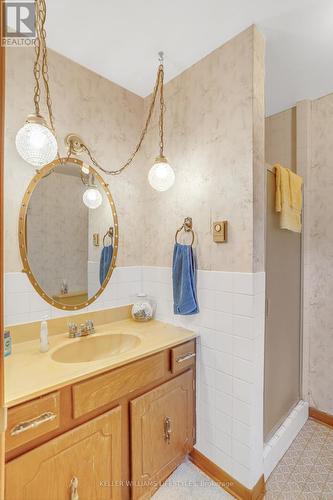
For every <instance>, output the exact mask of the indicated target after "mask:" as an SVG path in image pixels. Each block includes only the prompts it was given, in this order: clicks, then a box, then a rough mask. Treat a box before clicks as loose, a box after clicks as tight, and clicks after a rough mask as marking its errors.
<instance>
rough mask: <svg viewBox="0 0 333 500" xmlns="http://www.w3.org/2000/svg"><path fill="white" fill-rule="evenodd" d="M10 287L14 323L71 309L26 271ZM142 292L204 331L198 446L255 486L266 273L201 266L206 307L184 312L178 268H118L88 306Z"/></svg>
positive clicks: (9, 319) (167, 316)
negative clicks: (175, 282) (176, 299)
mask: <svg viewBox="0 0 333 500" xmlns="http://www.w3.org/2000/svg"><path fill="white" fill-rule="evenodd" d="M5 287H6V301H5V307H6V308H5V314H6V317H5V321H6V324H14V323H23V322H30V321H36V320H39V319H41V317H42V316H43V315H45V314H47V315H48V316H49V317H50V318H53V317H58V316H59V315H64V314H65V315H66V314H68V313H66V312H63V311H61V310H58V309H55V308H53V307H51V306H50V305H49V304H47V303H46V302H45V301H43V300H42V299H41V298H40V297H39V296H38V294H37V293H36V292H35V290H34V289H33V287H32V286H31V284H30V282H29V280H28V279H27V276H26V275H25V274H24V273H7V274H6V281H5ZM139 291H144V292H147V293H148V294H149V295H151V296H152V297H153V298H154V299H156V302H157V311H156V317H157V319H160V320H162V321H163V320H164V321H168V322H172V323H175V324H178V325H182V326H184V327H188V328H190V329H193V330H195V331H197V332H198V333H199V334H200V338H199V341H198V363H197V366H198V378H197V381H198V386H197V395H198V397H197V416H198V419H197V444H196V448H197V449H198V450H199V451H200V452H201V453H203V454H204V455H206V457H207V458H209V459H210V460H212V461H213V462H215V463H216V464H217V465H218V466H219V467H221V468H222V469H224V470H225V471H226V472H227V473H229V474H230V475H231V476H233V477H234V478H235V479H237V480H238V481H239V482H241V483H242V484H243V485H244V486H246V487H248V488H252V487H253V486H254V485H255V483H256V482H257V480H258V479H259V477H260V476H261V475H262V474H263V470H264V469H263V436H262V427H263V424H262V419H263V365H264V303H265V300H264V293H265V275H264V273H256V274H252V273H228V272H215V271H199V272H198V299H199V307H200V313H199V314H197V315H194V316H187V317H184V316H175V315H174V314H173V307H172V305H173V302H172V281H171V269H170V268H162V267H139V266H138V267H122V268H121V267H118V268H116V269H115V271H114V275H113V276H112V278H111V281H110V283H109V285H108V287H107V288H106V290H105V292H104V293H103V294H102V295H101V297H100V298H99V299H97V301H96V302H95V303H94V304H92V305H91V306H89V308H87V310H97V309H104V308H109V307H114V306H119V305H124V304H128V303H131V302H132V301H133V298H134V296H135V294H136V293H138V292H139ZM85 311H86V310H85ZM71 314H72V313H71Z"/></svg>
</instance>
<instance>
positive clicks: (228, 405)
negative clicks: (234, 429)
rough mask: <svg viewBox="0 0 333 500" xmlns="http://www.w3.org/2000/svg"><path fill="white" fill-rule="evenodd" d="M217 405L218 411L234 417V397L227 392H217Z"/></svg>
mask: <svg viewBox="0 0 333 500" xmlns="http://www.w3.org/2000/svg"><path fill="white" fill-rule="evenodd" d="M215 405H216V410H218V411H220V412H221V413H225V414H226V415H229V416H231V417H232V411H233V410H232V396H229V394H226V393H225V392H220V391H216V394H215Z"/></svg>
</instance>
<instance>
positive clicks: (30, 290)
mask: <svg viewBox="0 0 333 500" xmlns="http://www.w3.org/2000/svg"><path fill="white" fill-rule="evenodd" d="M141 283H142V270H141V267H139V266H132V267H117V268H116V269H115V270H114V272H113V275H112V277H111V280H110V281H109V283H108V286H107V287H106V289H105V290H104V293H102V294H101V296H100V297H99V298H98V299H97V300H96V301H95V302H94V303H93V304H91V305H90V306H89V307H87V308H85V309H84V311H85V312H88V311H96V310H98V309H107V308H110V307H117V306H121V305H125V304H129V303H131V302H132V301H133V297H134V296H135V294H136V293H138V292H140V289H141ZM81 312H82V310H81ZM78 313H80V311H78ZM71 314H75V311H71ZM44 315H48V317H49V318H58V317H59V316H66V315H68V311H61V310H60V309H56V308H54V307H52V306H51V305H49V304H48V303H47V302H45V300H43V299H42V298H41V297H40V296H39V295H38V293H37V292H36V291H35V289H34V287H33V286H32V285H31V283H30V281H29V279H28V277H27V275H26V274H25V273H6V274H5V324H6V325H13V324H16V323H27V322H31V321H38V320H40V319H41V318H42V317H43V316H44Z"/></svg>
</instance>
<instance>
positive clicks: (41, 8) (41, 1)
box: [36, 0, 55, 133]
mask: <svg viewBox="0 0 333 500" xmlns="http://www.w3.org/2000/svg"><path fill="white" fill-rule="evenodd" d="M36 3H37V4H38V13H39V16H40V44H41V49H42V77H43V81H44V87H45V94H46V106H47V111H48V115H49V120H50V126H51V129H52V132H53V133H55V124H54V116H53V112H52V100H51V93H50V87H49V67H48V58H47V46H46V30H45V20H46V3H45V0H36Z"/></svg>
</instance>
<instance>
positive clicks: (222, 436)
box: [214, 429, 232, 456]
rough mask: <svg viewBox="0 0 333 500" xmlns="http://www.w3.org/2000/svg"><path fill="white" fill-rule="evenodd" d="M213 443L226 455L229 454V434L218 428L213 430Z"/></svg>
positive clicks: (230, 445) (230, 449)
mask: <svg viewBox="0 0 333 500" xmlns="http://www.w3.org/2000/svg"><path fill="white" fill-rule="evenodd" d="M214 444H215V445H216V446H217V447H218V448H219V449H220V450H221V451H223V452H224V453H225V454H226V455H230V456H231V451H232V439H231V436H230V435H229V434H227V433H226V432H223V431H221V430H219V429H216V431H215V442H214Z"/></svg>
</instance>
